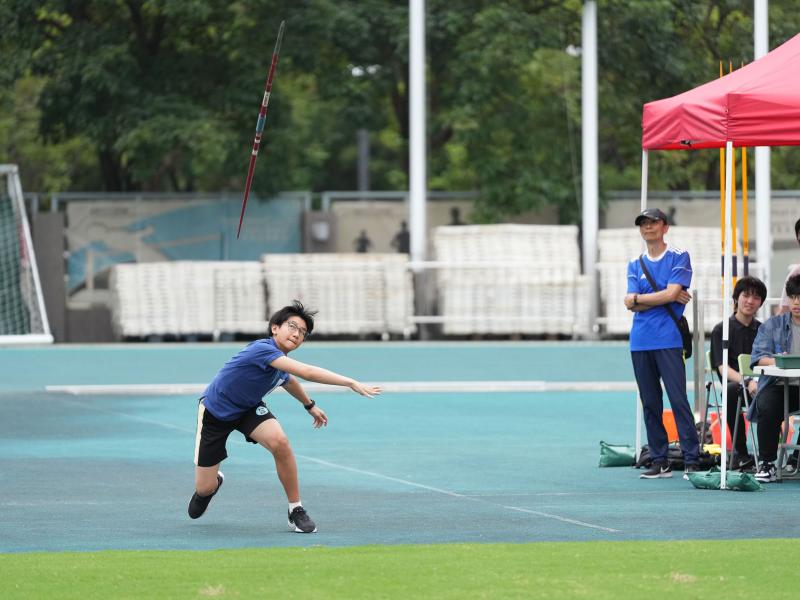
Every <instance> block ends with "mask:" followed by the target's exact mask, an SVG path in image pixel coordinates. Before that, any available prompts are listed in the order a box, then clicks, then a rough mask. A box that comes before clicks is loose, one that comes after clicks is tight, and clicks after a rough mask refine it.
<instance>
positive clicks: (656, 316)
mask: <svg viewBox="0 0 800 600" xmlns="http://www.w3.org/2000/svg"><path fill="white" fill-rule="evenodd" d="M644 262H645V264H646V265H647V270H648V271H649V272H650V276H651V277H652V278H653V280H654V281H655V282H656V284H657V285H658V290H654V289H653V288H652V287H651V286H650V282H649V281H647V277H646V276H645V274H644V271H642V265H640V264H639V257H638V256H637V257H636V258H634V259H633V260H632V261H631V262H629V263H628V293H629V294H650V293H652V292H655V291H661V290H664V289H666V288H667V286H668V285H669V284H670V283H678V284H680V285H681V286H682V287H683V288H684V289H687V288H688V287H689V285H690V284H691V283H692V261H691V260H690V259H689V253H688V252H686V251H685V250H679V249H677V248H673V247H672V246H668V247H667V250H666V251H665V252H664V254H662V255H661V256H660V257H659V258H658V259H656V260H653V259H651V258H650V257H649V256H648V255H647V254H645V255H644ZM669 306H670V307H671V308H672V314H674V315H675V317H676V318H678V319H680V318H681V316H682V315H683V310H684V308H685V305H683V304H681V303H680V302H673V303H671V304H670V305H669ZM665 348H683V342H682V340H681V334H680V332H679V331H678V326H677V325H676V324H675V321H673V320H672V317H670V316H669V313H668V312H667V309H666V308H665V307H664V306H655V307H653V308H651V309H649V310H645V311H643V312H637V313H634V315H633V327H632V328H631V350H663V349H665Z"/></svg>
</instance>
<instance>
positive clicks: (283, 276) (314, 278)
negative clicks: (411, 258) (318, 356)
mask: <svg viewBox="0 0 800 600" xmlns="http://www.w3.org/2000/svg"><path fill="white" fill-rule="evenodd" d="M261 265H262V268H263V272H264V280H265V281H266V283H267V290H268V298H269V308H270V311H275V310H277V309H279V308H280V307H282V306H285V305H287V304H289V303H291V301H292V300H294V299H297V300H300V301H301V302H303V303H304V304H306V305H307V306H309V307H310V308H313V309H316V310H318V311H319V314H318V316H317V317H316V318H315V322H314V332H315V333H319V334H321V335H336V334H347V335H364V334H381V335H388V334H402V335H404V336H407V335H410V334H411V333H412V331H413V326H412V325H411V323H410V320H409V318H410V316H411V315H413V313H414V292H413V285H412V280H411V274H410V273H409V271H408V268H407V267H408V257H407V255H405V254H357V253H346V254H266V255H264V256H263V257H262V259H261Z"/></svg>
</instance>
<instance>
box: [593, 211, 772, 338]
mask: <svg viewBox="0 0 800 600" xmlns="http://www.w3.org/2000/svg"><path fill="white" fill-rule="evenodd" d="M665 239H666V241H667V243H669V244H671V245H673V246H675V247H677V248H681V249H684V250H688V251H689V255H690V257H691V260H692V270H693V275H692V285H691V287H692V289H696V290H697V291H698V293H699V295H700V297H701V299H702V301H703V303H704V305H705V308H704V317H703V328H704V329H705V331H706V333H710V332H711V330H712V329H713V328H714V325H716V324H717V323H718V322H719V321H721V320H722V302H719V303H709V302H708V301H710V300H715V299H719V300H721V299H722V276H721V274H720V269H721V263H722V259H721V245H722V243H721V240H720V231H719V228H718V227H679V226H672V227H670V228H669V232H668V233H667V235H666V238H665ZM597 243H598V257H599V260H598V263H597V273H598V280H599V282H600V302H601V305H602V307H601V315H602V316H601V318H600V322H601V323H602V324H603V325H604V328H603V331H604V332H605V333H607V334H627V333H629V332H630V329H631V323H632V320H633V313H631V312H630V311H628V310H627V309H626V308H625V305H624V304H623V300H624V298H625V294H626V293H627V290H628V280H627V272H628V262H629V261H630V260H631V259H633V258H635V257H637V256H639V254H641V252H642V238H641V236H640V235H639V230H638V228H636V227H630V228H627V227H626V228H621V229H601V230H600V231H598V236H597ZM737 255H738V257H739V268H738V274H739V276H741V275H742V273H743V264H744V262H743V260H742V253H741V246H740V245H739V248H738V249H737ZM750 275H752V276H754V277H760V276H761V265H759V264H758V263H754V262H751V263H750ZM684 314H685V316H686V318H687V320H688V321H689V325H690V326H692V325H693V324H692V310H691V304H689V305H687V307H686V311H685V313H684Z"/></svg>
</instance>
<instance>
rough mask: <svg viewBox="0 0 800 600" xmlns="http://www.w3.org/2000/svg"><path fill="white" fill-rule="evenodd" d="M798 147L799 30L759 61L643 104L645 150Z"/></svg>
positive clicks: (643, 146) (799, 119) (799, 98)
mask: <svg viewBox="0 0 800 600" xmlns="http://www.w3.org/2000/svg"><path fill="white" fill-rule="evenodd" d="M728 141H731V142H733V145H734V146H736V147H740V146H797V145H800V34H798V35H796V36H794V37H793V38H792V39H790V40H789V41H787V42H786V43H784V44H783V45H781V46H779V47H777V48H775V49H774V50H773V51H772V52H770V53H769V54H766V55H765V56H763V57H761V58H760V59H758V60H756V61H754V62H752V63H750V64H748V65H746V66H744V67H742V68H741V69H738V70H736V71H733V72H732V73H730V74H728V75H726V76H725V77H721V78H719V79H715V80H713V81H710V82H708V83H706V84H704V85H701V86H700V87H697V88H694V89H693V90H689V91H688V92H684V93H683V94H679V95H677V96H673V97H672V98H665V99H663V100H656V101H654V102H649V103H647V104H645V105H644V110H643V113H642V148H643V149H644V150H692V149H700V148H722V147H724V146H725V144H726V142H728Z"/></svg>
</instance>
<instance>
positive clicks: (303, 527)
mask: <svg viewBox="0 0 800 600" xmlns="http://www.w3.org/2000/svg"><path fill="white" fill-rule="evenodd" d="M289 529H291V530H293V531H294V532H295V533H314V532H316V531H317V526H316V525H314V521H312V520H311V517H309V516H308V513H307V512H306V509H305V508H303V507H302V506H296V507H295V508H294V510H293V511H292V512H290V513H289Z"/></svg>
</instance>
